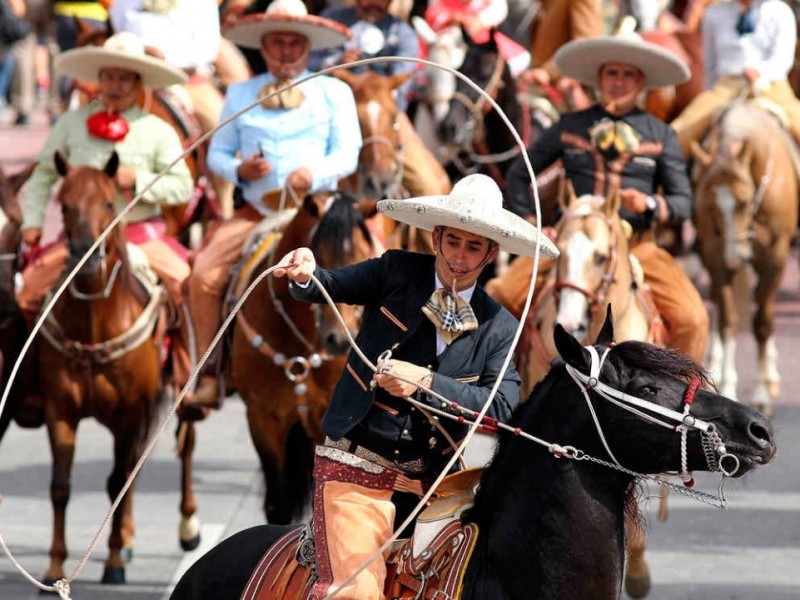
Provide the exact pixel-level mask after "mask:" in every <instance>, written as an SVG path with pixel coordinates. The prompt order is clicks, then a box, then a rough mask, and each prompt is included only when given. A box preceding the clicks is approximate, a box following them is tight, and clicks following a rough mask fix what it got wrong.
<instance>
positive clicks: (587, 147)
mask: <svg viewBox="0 0 800 600" xmlns="http://www.w3.org/2000/svg"><path fill="white" fill-rule="evenodd" d="M556 64H557V65H559V67H560V68H561V70H562V71H563V72H564V73H565V74H567V75H569V76H571V77H574V78H575V79H577V80H578V81H581V82H582V83H585V84H587V85H588V84H594V85H596V87H597V89H598V92H599V96H600V102H599V103H597V104H595V105H594V106H592V107H590V108H588V109H587V110H583V111H579V112H575V113H569V114H566V115H563V116H562V118H561V120H560V121H559V122H558V123H557V124H556V125H554V126H553V127H552V128H550V129H548V130H547V131H545V132H544V133H543V134H542V136H541V138H540V139H539V140H538V141H537V142H536V143H535V144H534V145H533V146H532V147H531V148H529V150H528V156H529V158H530V160H531V164H532V166H533V169H534V171H535V172H541V171H542V170H543V169H545V168H546V167H548V166H550V165H551V164H553V163H554V162H555V161H557V160H561V161H562V163H563V165H564V171H565V175H566V177H567V179H569V180H570V181H571V182H572V185H573V187H574V190H575V192H576V193H577V194H578V195H579V196H580V195H583V194H596V195H607V194H608V193H609V191H610V190H612V189H618V190H619V191H620V199H621V202H622V208H621V210H620V215H621V217H622V218H623V219H624V220H626V221H627V222H628V223H629V224H630V225H631V226H632V228H633V237H632V240H631V248H632V253H633V254H634V255H635V256H636V258H638V259H639V262H640V263H641V265H642V269H643V270H644V273H645V280H646V281H647V282H648V284H649V285H650V289H651V292H652V295H653V299H654V301H655V303H656V305H657V307H658V310H659V311H660V313H661V316H662V318H663V319H664V321H665V324H666V327H667V332H668V337H669V339H668V343H669V344H670V345H671V346H673V347H674V348H676V349H678V350H681V351H682V352H684V353H685V354H688V355H689V356H691V357H692V358H694V359H695V360H697V361H700V362H702V360H703V358H704V354H705V347H706V342H707V337H708V313H707V312H706V309H705V306H704V305H703V301H702V299H701V298H700V295H699V294H698V292H697V290H696V289H695V287H694V286H693V285H692V283H691V282H690V281H689V279H688V277H687V276H686V274H685V273H684V272H683V270H682V269H681V268H680V266H679V265H678V264H677V263H676V262H675V260H674V259H673V257H672V256H671V255H670V254H669V253H668V252H666V251H665V250H663V249H661V248H659V247H658V246H657V245H656V243H655V240H654V236H653V226H654V225H655V224H668V223H670V224H680V223H682V222H683V221H684V220H686V219H688V218H689V217H691V214H692V210H693V200H692V190H691V186H690V183H689V178H688V174H687V171H686V165H685V163H684V161H683V155H682V153H681V150H680V147H679V146H678V141H677V137H676V135H675V132H674V130H673V129H672V128H671V127H670V126H669V125H667V124H665V123H664V122H662V121H660V120H659V119H657V118H656V117H654V116H652V115H650V114H648V113H646V112H644V111H642V110H641V109H639V108H637V106H636V98H637V96H638V95H639V94H640V93H641V92H642V91H643V90H644V89H645V88H646V87H661V86H665V85H671V84H674V83H680V82H681V81H685V80H686V78H688V76H689V71H688V67H686V65H685V64H684V63H682V62H681V61H679V59H677V58H675V57H673V56H672V55H671V54H669V53H667V52H666V51H664V50H662V49H660V48H659V47H657V46H655V45H653V44H649V43H647V42H644V41H642V40H641V38H639V37H638V36H636V35H635V34H631V35H630V36H624V37H620V36H617V37H600V38H592V39H587V40H578V41H575V42H571V43H569V44H567V45H565V46H563V47H562V48H561V50H559V51H558V53H557V54H556ZM507 180H508V202H509V208H510V209H511V210H512V211H514V212H515V213H516V214H518V215H520V216H522V217H523V218H526V219H528V220H532V219H533V216H534V215H533V213H534V209H533V198H532V195H531V189H530V180H529V178H528V173H527V171H526V170H525V164H524V162H523V161H522V159H521V158H518V159H517V160H516V161H515V163H514V164H512V166H511V167H510V168H509V172H508V175H507ZM540 272H541V271H540Z"/></svg>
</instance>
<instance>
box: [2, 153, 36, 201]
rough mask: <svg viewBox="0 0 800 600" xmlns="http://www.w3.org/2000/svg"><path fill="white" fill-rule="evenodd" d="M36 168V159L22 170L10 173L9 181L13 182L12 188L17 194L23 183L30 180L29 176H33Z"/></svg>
mask: <svg viewBox="0 0 800 600" xmlns="http://www.w3.org/2000/svg"><path fill="white" fill-rule="evenodd" d="M35 168H36V162H35V161H34V162H32V163H31V164H29V165H28V166H27V167H25V168H24V169H22V171H20V172H19V173H14V174H13V175H10V176H9V177H8V183H9V184H11V189H12V190H13V191H14V193H15V194H16V193H17V192H19V190H20V188H22V185H23V184H24V183H25V182H26V181H28V178H29V177H30V176H31V174H32V173H33V170H34V169H35Z"/></svg>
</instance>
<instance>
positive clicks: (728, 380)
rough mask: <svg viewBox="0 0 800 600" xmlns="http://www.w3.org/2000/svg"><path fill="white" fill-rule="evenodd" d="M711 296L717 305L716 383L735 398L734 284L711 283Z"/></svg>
mask: <svg viewBox="0 0 800 600" xmlns="http://www.w3.org/2000/svg"><path fill="white" fill-rule="evenodd" d="M712 298H714V301H715V304H716V306H717V312H718V314H717V329H718V332H717V333H718V335H719V339H720V345H721V350H722V351H721V358H720V361H719V365H720V366H719V377H718V379H717V380H716V384H717V386H718V387H719V390H720V393H721V394H723V395H724V396H727V397H729V398H734V399H735V398H736V388H737V386H738V384H739V374H738V373H737V371H736V334H737V331H738V329H739V313H738V310H737V308H736V299H735V291H734V286H733V285H731V284H730V283H725V284H722V285H720V284H717V285H714V284H712Z"/></svg>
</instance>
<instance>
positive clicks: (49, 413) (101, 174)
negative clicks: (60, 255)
mask: <svg viewBox="0 0 800 600" xmlns="http://www.w3.org/2000/svg"><path fill="white" fill-rule="evenodd" d="M118 165H119V160H118V158H117V155H116V153H114V154H112V156H111V158H110V159H109V161H108V163H107V164H106V166H105V168H104V170H98V169H93V168H90V167H71V166H70V165H69V164H67V162H66V161H65V160H64V159H63V158H62V157H61V156H60V155H58V154H57V155H56V167H57V169H58V172H59V173H60V174H61V175H62V176H64V180H63V182H62V185H61V188H60V190H59V192H58V196H57V200H58V202H59V203H60V204H61V209H62V214H63V216H64V231H65V235H66V240H67V243H68V247H69V253H70V261H69V262H70V263H71V264H73V265H74V264H75V263H76V261H78V260H79V259H81V258H82V257H83V256H84V254H85V253H86V251H87V250H88V248H89V247H90V246H91V245H92V244H93V243H94V242H95V240H96V239H97V238H98V237H99V235H100V233H101V232H102V231H103V230H104V229H105V228H106V227H107V226H108V225H109V223H110V222H111V220H112V219H113V218H114V210H113V201H114V198H115V197H116V194H117V189H116V187H115V185H114V182H113V176H114V174H115V172H116V169H117V167H118ZM162 305H163V296H162V294H161V292H160V291H158V290H152V289H151V290H147V289H146V288H145V287H143V285H142V283H141V282H140V280H138V279H137V278H136V276H135V275H134V273H133V270H132V268H131V265H130V262H129V260H128V255H127V251H126V246H125V241H124V237H123V234H122V231H121V230H120V229H119V228H115V229H114V230H113V231H112V232H111V234H110V235H109V237H108V238H107V239H106V240H105V242H104V243H103V244H102V245H101V246H100V247H99V248H98V250H97V251H96V252H94V253H93V254H92V256H91V258H90V259H89V260H88V261H87V262H86V263H85V264H84V266H83V267H82V268H81V270H80V271H79V272H78V274H77V275H76V277H75V279H74V280H73V281H72V282H71V283H70V285H69V287H68V290H67V293H65V294H64V295H63V296H62V297H61V298H59V300H58V302H57V303H56V304H55V306H54V307H53V310H52V312H51V313H50V315H49V317H48V319H47V320H46V321H45V323H44V324H43V327H42V335H43V337H44V338H45V339H46V340H47V341H45V340H42V342H41V343H40V345H39V361H40V367H41V372H42V373H47V377H43V378H42V381H41V386H42V392H43V395H44V413H45V423H46V424H47V430H48V434H49V438H50V444H51V447H52V454H53V472H52V481H51V485H50V497H51V500H52V503H53V512H54V523H53V541H52V545H51V548H50V566H49V567H48V569H47V572H46V573H45V581H47V582H53V581H56V580H58V579H61V578H62V577H64V568H63V564H64V560H65V559H66V557H67V545H66V539H65V528H66V508H67V502H68V501H69V496H70V485H71V482H70V474H71V469H72V459H73V456H74V453H75V439H76V433H77V428H78V423H79V422H80V420H81V419H83V418H84V417H94V418H95V419H97V420H98V421H99V422H100V423H102V424H103V425H105V426H106V427H107V428H108V429H109V431H110V432H111V433H112V435H113V437H114V466H113V469H112V472H111V474H110V476H109V478H108V481H107V491H108V495H109V498H111V500H112V501H113V500H114V499H115V498H116V497H117V495H118V493H119V492H120V491H121V489H122V487H123V484H124V483H125V482H126V480H127V479H128V477H129V475H130V474H131V472H132V470H133V467H134V465H135V464H136V461H137V460H138V458H139V455H140V454H141V451H142V449H143V447H144V443H145V442H146V441H147V436H148V433H149V431H150V428H151V424H152V423H153V421H154V418H155V417H157V416H158V410H159V406H160V403H161V401H162V400H163V399H164V398H165V397H166V396H165V395H164V394H162V379H161V360H160V357H159V353H160V349H161V347H160V342H159V340H158V339H156V336H155V334H154V333H153V330H154V329H155V328H156V321H157V319H158V318H159V314H160V309H161V306H162ZM133 490H134V488H133V486H131V488H130V489H129V490H128V491H127V492H126V494H125V497H124V499H123V501H122V504H121V505H120V507H119V509H118V510H117V511H116V513H115V514H114V517H113V520H112V522H111V533H110V536H109V541H108V546H109V555H108V558H107V559H106V563H105V570H104V573H103V582H104V583H123V582H124V581H125V566H124V565H125V559H126V555H127V554H128V553H129V551H130V549H131V548H132V541H133V534H134V523H133V510H132V508H133Z"/></svg>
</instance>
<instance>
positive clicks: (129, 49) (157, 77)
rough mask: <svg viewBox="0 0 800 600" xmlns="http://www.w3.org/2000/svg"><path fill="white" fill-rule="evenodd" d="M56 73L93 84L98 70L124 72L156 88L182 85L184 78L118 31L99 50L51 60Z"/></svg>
mask: <svg viewBox="0 0 800 600" xmlns="http://www.w3.org/2000/svg"><path fill="white" fill-rule="evenodd" d="M55 69H56V71H57V72H59V73H63V74H64V75H68V76H69V77H74V78H75V79H80V80H82V81H88V82H93V83H96V82H97V77H98V75H97V74H98V72H99V71H100V69H126V70H128V71H133V72H134V73H138V74H139V75H140V76H141V77H142V83H143V84H144V85H146V86H148V87H153V88H160V87H166V86H168V85H173V84H176V83H183V82H185V81H186V74H185V73H184V72H183V71H181V70H180V69H179V68H177V67H173V66H172V65H170V64H169V63H168V62H166V61H164V60H162V59H160V58H155V57H154V56H149V55H148V54H146V53H145V49H144V43H143V42H142V40H141V38H139V37H138V36H136V35H134V34H133V33H130V32H129V31H121V32H120V33H115V34H114V35H112V36H111V37H110V38H108V39H107V40H106V43H105V44H103V45H102V46H86V47H83V48H75V49H74V50H68V51H66V52H64V53H63V54H59V55H58V56H57V57H56V60H55Z"/></svg>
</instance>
